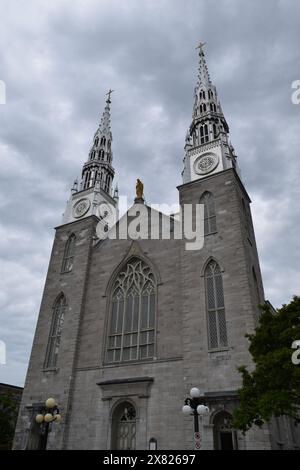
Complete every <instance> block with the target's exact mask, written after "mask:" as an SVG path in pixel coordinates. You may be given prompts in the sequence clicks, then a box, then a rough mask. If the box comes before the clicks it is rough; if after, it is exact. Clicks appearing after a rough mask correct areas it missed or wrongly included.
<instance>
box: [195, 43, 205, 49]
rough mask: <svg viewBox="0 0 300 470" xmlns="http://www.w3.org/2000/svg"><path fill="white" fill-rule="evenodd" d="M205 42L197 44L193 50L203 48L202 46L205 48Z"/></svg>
mask: <svg viewBox="0 0 300 470" xmlns="http://www.w3.org/2000/svg"><path fill="white" fill-rule="evenodd" d="M205 44H206V42H199V44H198V46H196V48H195V49H201V50H202V48H203V46H205Z"/></svg>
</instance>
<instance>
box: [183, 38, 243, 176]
mask: <svg viewBox="0 0 300 470" xmlns="http://www.w3.org/2000/svg"><path fill="white" fill-rule="evenodd" d="M203 46H204V44H202V43H200V44H199V46H198V47H197V49H199V71H198V82H197V85H196V87H195V91H194V108H193V119H192V123H191V125H190V127H189V129H188V131H187V135H186V140H185V157H184V169H183V172H182V177H183V183H188V182H190V181H195V180H198V179H200V178H203V177H205V176H207V175H210V174H213V173H218V172H220V171H223V170H227V169H228V168H235V169H236V171H237V172H238V173H239V171H238V168H237V162H236V158H237V157H236V155H235V153H234V149H233V147H232V145H231V143H230V141H229V137H228V133H229V127H228V124H227V122H226V119H225V117H224V114H223V111H222V108H221V104H220V102H219V99H218V94H217V90H216V87H215V86H214V85H213V84H212V82H211V79H210V76H209V73H208V69H207V65H206V61H205V54H204V50H203Z"/></svg>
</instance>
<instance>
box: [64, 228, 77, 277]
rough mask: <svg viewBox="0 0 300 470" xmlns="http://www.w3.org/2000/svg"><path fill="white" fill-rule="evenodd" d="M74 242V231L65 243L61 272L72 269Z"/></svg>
mask: <svg viewBox="0 0 300 470" xmlns="http://www.w3.org/2000/svg"><path fill="white" fill-rule="evenodd" d="M75 243H76V237H75V235H74V233H72V235H70V237H69V238H68V241H67V243H66V247H65V252H64V258H63V262H62V268H61V272H62V273H68V272H70V271H72V268H73V261H74V253H75Z"/></svg>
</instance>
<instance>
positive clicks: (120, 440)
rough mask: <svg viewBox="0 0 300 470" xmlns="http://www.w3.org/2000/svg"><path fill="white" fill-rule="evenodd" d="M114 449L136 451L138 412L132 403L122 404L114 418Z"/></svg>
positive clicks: (115, 412) (117, 408)
mask: <svg viewBox="0 0 300 470" xmlns="http://www.w3.org/2000/svg"><path fill="white" fill-rule="evenodd" d="M111 442H112V449H114V450H135V444H136V410H135V407H134V406H133V405H132V403H129V402H126V401H125V402H122V403H120V404H119V405H118V406H117V407H116V409H115V411H114V412H113V416H112V440H111Z"/></svg>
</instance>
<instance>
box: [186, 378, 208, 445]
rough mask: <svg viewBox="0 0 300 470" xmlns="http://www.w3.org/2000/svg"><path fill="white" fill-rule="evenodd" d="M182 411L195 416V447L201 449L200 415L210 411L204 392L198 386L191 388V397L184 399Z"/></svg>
mask: <svg viewBox="0 0 300 470" xmlns="http://www.w3.org/2000/svg"><path fill="white" fill-rule="evenodd" d="M182 412H183V413H184V414H185V415H192V416H193V417H194V442H195V448H196V449H200V434H199V416H200V417H201V418H202V417H203V416H205V415H207V414H208V413H209V408H208V406H206V405H205V398H204V396H203V393H201V392H200V390H199V389H198V388H196V387H193V388H192V389H191V390H190V397H188V398H186V399H185V401H184V406H183V407H182Z"/></svg>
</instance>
